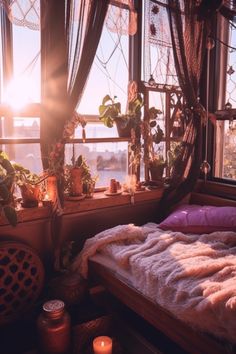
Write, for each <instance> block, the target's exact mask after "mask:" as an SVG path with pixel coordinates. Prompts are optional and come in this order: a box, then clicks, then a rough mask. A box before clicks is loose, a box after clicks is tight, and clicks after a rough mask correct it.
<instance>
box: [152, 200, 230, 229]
mask: <svg viewBox="0 0 236 354" xmlns="http://www.w3.org/2000/svg"><path fill="white" fill-rule="evenodd" d="M159 227H160V228H161V229H163V230H172V231H181V232H185V233H187V232H190V233H197V234H201V233H211V232H214V231H236V207H232V206H223V207H222V206H221V207H219V206H212V205H205V206H201V205H181V206H179V207H178V208H177V209H176V210H174V211H173V212H172V213H171V214H170V215H169V216H168V217H167V218H166V219H165V220H163V221H162V222H161V223H160V224H159Z"/></svg>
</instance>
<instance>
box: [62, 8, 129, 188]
mask: <svg viewBox="0 0 236 354" xmlns="http://www.w3.org/2000/svg"><path fill="white" fill-rule="evenodd" d="M120 11H121V9H120V8H119V7H117V6H115V5H110V6H109V10H108V15H107V19H106V21H105V24H104V27H103V31H102V36H101V39H100V43H99V46H98V49H97V53H96V57H95V60H94V63H93V65H92V68H91V71H90V75H89V78H88V81H87V85H86V88H85V91H84V94H83V97H82V100H81V102H80V104H79V106H78V109H77V110H78V112H79V113H80V114H82V115H83V116H84V117H85V119H86V121H87V124H86V127H85V131H86V142H85V143H84V142H83V141H82V140H81V139H82V132H81V127H78V128H77V129H76V131H75V136H74V137H75V140H74V141H75V145H74V149H73V148H72V145H71V144H67V145H68V146H67V149H66V161H67V163H70V161H71V158H72V156H73V154H75V157H78V154H83V155H84V156H85V158H86V160H87V162H88V164H89V166H90V167H91V171H92V173H93V175H97V176H98V181H97V182H96V186H97V187H102V186H103V187H104V186H108V185H109V180H110V179H111V178H116V179H117V180H118V181H120V183H123V182H125V178H126V176H127V174H128V141H129V139H125V138H123V139H121V138H119V137H118V132H117V128H116V126H115V125H114V126H113V127H112V128H108V127H106V126H105V125H104V124H103V123H102V122H101V121H100V120H99V118H98V115H99V110H98V109H99V105H101V104H102V99H103V97H105V96H106V95H110V97H111V98H114V97H115V96H117V101H119V102H120V103H121V110H122V113H125V110H126V104H127V88H128V81H129V67H128V65H129V64H128V63H129V36H128V35H123V34H122V33H121V32H119V31H118V32H116V29H117V28H114V31H113V30H112V28H111V27H110V25H111V23H113V25H114V23H115V22H114V21H115V20H117V16H118V19H121V18H122V16H124V14H122V11H123V10H122V11H121V12H120ZM125 11H128V10H125ZM76 139H77V140H76ZM78 139H80V140H78Z"/></svg>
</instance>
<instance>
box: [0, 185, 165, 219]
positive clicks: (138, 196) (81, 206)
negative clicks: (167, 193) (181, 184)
mask: <svg viewBox="0 0 236 354" xmlns="http://www.w3.org/2000/svg"><path fill="white" fill-rule="evenodd" d="M163 191H164V188H162V187H160V188H157V189H153V190H145V191H140V192H135V194H134V197H133V198H131V195H130V194H129V193H126V192H123V193H122V194H120V195H115V196H107V195H105V193H104V192H95V193H94V196H93V198H85V199H82V200H74V201H67V200H66V201H65V205H64V209H63V215H68V214H74V213H83V212H88V211H93V210H98V209H103V208H113V207H117V206H122V205H123V206H125V205H129V204H132V202H134V204H137V203H138V204H141V203H143V202H147V201H152V200H155V201H157V200H160V199H161V197H162V195H163ZM132 199H133V200H132ZM51 215H52V210H51V207H50V206H39V207H35V208H22V207H21V208H20V209H19V210H17V218H18V223H19V222H28V221H34V220H38V219H49V218H50V217H51ZM7 224H9V223H8V222H7V221H6V219H5V218H4V217H3V216H1V217H0V225H7Z"/></svg>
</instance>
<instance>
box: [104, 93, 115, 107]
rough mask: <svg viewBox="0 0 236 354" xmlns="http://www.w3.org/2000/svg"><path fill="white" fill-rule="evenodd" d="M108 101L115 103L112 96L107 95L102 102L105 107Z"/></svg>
mask: <svg viewBox="0 0 236 354" xmlns="http://www.w3.org/2000/svg"><path fill="white" fill-rule="evenodd" d="M108 101H111V102H113V101H112V98H111V96H109V95H106V96H105V97H104V98H103V100H102V104H103V105H105V104H106V103H107V102H108Z"/></svg>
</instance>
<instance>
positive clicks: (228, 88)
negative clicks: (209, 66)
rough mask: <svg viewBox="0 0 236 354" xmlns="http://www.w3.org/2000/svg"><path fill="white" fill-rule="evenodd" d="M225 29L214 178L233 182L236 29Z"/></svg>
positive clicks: (235, 160)
mask: <svg viewBox="0 0 236 354" xmlns="http://www.w3.org/2000/svg"><path fill="white" fill-rule="evenodd" d="M224 28H225V32H226V35H227V34H228V46H227V47H226V46H224V47H225V48H226V49H225V48H223V49H224V50H225V53H226V56H227V62H226V65H225V67H224V74H225V80H226V85H225V93H224V92H222V93H221V94H222V96H224V97H222V99H223V100H222V101H223V102H222V105H221V107H220V108H221V110H220V111H217V121H216V129H215V142H216V143H215V164H214V177H217V178H222V179H224V180H225V181H231V182H233V181H236V148H235V142H236V115H235V112H236V28H235V25H234V23H229V24H227V27H224ZM228 32H229V33H228ZM226 44H227V43H226ZM223 87H224V86H223Z"/></svg>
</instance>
